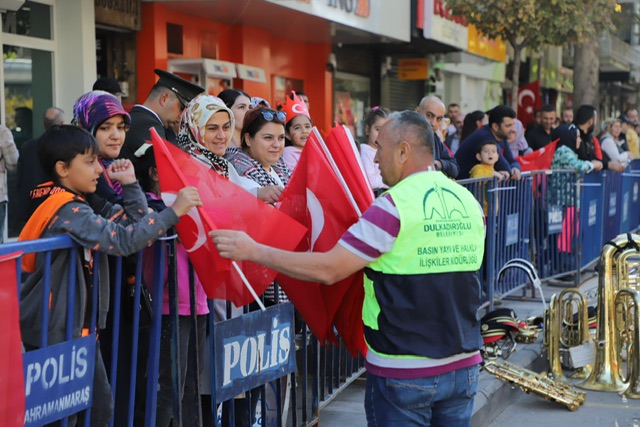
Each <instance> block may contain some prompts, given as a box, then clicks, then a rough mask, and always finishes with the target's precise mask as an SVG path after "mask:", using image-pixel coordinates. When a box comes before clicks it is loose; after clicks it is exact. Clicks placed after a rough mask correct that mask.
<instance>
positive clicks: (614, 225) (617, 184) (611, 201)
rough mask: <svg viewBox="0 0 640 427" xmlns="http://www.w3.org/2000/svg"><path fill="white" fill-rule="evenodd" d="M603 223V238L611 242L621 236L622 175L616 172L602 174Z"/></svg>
mask: <svg viewBox="0 0 640 427" xmlns="http://www.w3.org/2000/svg"><path fill="white" fill-rule="evenodd" d="M602 175H603V179H602V184H603V186H602V190H603V200H602V201H603V205H604V212H603V221H602V225H603V228H602V238H603V240H604V241H605V242H606V241H609V240H611V239H613V238H614V237H616V236H617V235H618V234H620V228H621V219H622V190H623V188H622V175H621V174H619V173H616V172H610V171H605V172H602Z"/></svg>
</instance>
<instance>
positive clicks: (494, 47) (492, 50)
mask: <svg viewBox="0 0 640 427" xmlns="http://www.w3.org/2000/svg"><path fill="white" fill-rule="evenodd" d="M467 52H469V53H473V54H475V55H478V56H482V57H483V58H488V59H493V60H494V61H498V62H507V46H506V45H505V44H504V42H503V41H502V40H501V39H496V40H494V39H490V38H489V37H487V36H483V35H482V34H481V33H480V32H479V31H478V29H477V28H476V27H475V25H469V44H468V46H467Z"/></svg>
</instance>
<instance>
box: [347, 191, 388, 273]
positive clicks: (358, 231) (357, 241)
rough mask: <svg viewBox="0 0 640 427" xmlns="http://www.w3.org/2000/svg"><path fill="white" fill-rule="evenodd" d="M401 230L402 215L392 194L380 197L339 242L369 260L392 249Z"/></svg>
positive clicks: (371, 260)
mask: <svg viewBox="0 0 640 427" xmlns="http://www.w3.org/2000/svg"><path fill="white" fill-rule="evenodd" d="M399 232H400V215H399V214H398V209H397V208H396V205H395V203H394V202H393V199H392V198H391V195H389V194H388V193H387V194H384V195H382V196H380V197H378V198H377V199H376V200H375V202H373V204H372V205H371V206H370V207H369V209H367V210H366V211H365V212H364V213H363V214H362V216H361V217H360V219H359V220H358V222H356V223H355V224H353V225H352V226H351V227H350V228H349V229H348V230H347V231H346V232H345V233H344V235H343V236H342V237H341V238H340V241H339V242H338V243H339V244H340V245H342V246H343V247H344V248H345V249H347V250H348V251H349V252H351V253H353V254H354V255H357V256H359V257H360V258H362V259H365V260H367V261H369V262H373V261H375V260H376V259H378V258H379V257H380V256H381V255H382V254H384V253H387V252H389V251H391V248H393V245H394V244H395V242H396V238H397V237H398V233H399Z"/></svg>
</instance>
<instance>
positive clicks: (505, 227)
mask: <svg viewBox="0 0 640 427" xmlns="http://www.w3.org/2000/svg"><path fill="white" fill-rule="evenodd" d="M459 183H460V184H461V185H463V186H464V187H466V188H467V189H468V190H469V191H470V192H471V193H472V194H473V195H474V196H475V198H476V200H478V203H479V204H480V206H481V207H482V209H483V211H484V213H485V215H486V218H487V220H486V221H487V223H486V226H487V237H486V244H485V257H484V262H483V267H482V269H481V271H480V274H481V277H482V278H483V280H484V283H485V289H484V291H485V298H484V300H485V302H488V303H489V309H493V303H494V298H495V297H496V296H498V297H503V296H506V295H508V294H510V293H513V292H515V291H516V290H519V289H523V288H524V286H526V275H525V273H524V272H523V271H520V270H515V269H514V270H511V271H508V272H506V273H505V274H503V275H502V276H501V278H500V280H499V281H498V280H497V272H498V271H499V270H500V268H502V266H503V265H504V264H506V263H507V262H508V261H509V260H511V259H513V258H523V259H527V260H528V259H529V228H530V224H531V175H530V174H524V175H523V176H522V179H521V180H518V181H515V180H508V181H503V182H498V180H497V179H493V178H480V179H468V180H462V181H459Z"/></svg>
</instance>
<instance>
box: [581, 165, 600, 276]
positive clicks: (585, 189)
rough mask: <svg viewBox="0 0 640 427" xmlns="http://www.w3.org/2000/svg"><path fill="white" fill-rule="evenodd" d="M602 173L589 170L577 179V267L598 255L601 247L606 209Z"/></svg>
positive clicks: (585, 264)
mask: <svg viewBox="0 0 640 427" xmlns="http://www.w3.org/2000/svg"><path fill="white" fill-rule="evenodd" d="M603 181H604V173H603V172H591V173H589V174H583V175H582V177H581V180H580V181H579V183H578V185H579V190H580V216H579V218H580V221H579V227H580V234H579V235H580V240H579V246H578V248H579V250H578V251H576V253H577V255H578V257H579V263H578V265H579V267H580V268H583V267H585V266H587V265H588V264H590V263H591V262H593V261H595V260H597V259H598V257H600V250H601V249H602V242H603V241H602V235H603V226H604V215H606V210H605V207H604V203H603V195H604V185H603Z"/></svg>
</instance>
